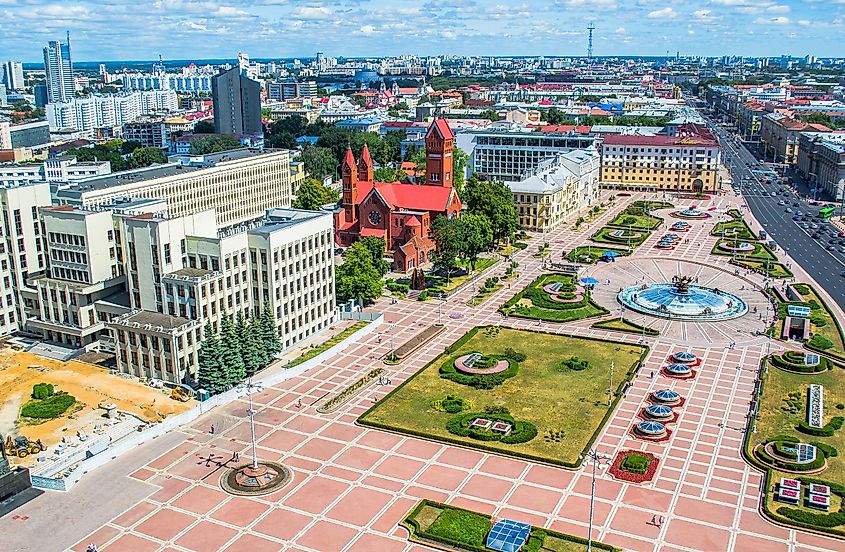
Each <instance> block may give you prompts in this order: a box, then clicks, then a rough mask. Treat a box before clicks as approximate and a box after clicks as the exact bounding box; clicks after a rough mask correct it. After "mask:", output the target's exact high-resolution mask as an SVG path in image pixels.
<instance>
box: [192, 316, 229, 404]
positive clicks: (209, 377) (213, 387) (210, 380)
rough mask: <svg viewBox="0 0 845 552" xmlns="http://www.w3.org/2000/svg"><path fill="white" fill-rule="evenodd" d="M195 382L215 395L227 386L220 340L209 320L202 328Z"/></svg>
mask: <svg viewBox="0 0 845 552" xmlns="http://www.w3.org/2000/svg"><path fill="white" fill-rule="evenodd" d="M197 383H198V385H199V386H200V387H201V388H203V389H205V390H206V391H208V392H209V393H211V394H212V395H216V394H217V393H220V392H222V391H225V390H226V389H228V388H229V385H228V382H227V381H226V373H225V370H224V367H223V364H222V359H221V346H220V340H219V339H218V338H217V335H216V334H215V333H214V329H213V328H212V327H211V322H208V323H206V325H205V329H204V330H203V340H202V343H201V344H200V354H199V370H198V371H197Z"/></svg>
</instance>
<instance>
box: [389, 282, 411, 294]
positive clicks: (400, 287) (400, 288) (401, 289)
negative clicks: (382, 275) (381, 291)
mask: <svg viewBox="0 0 845 552" xmlns="http://www.w3.org/2000/svg"><path fill="white" fill-rule="evenodd" d="M385 287H386V288H387V290H388V291H392V292H396V293H408V290H409V289H411V286H409V285H408V284H400V283H397V282H387V283H386V284H385Z"/></svg>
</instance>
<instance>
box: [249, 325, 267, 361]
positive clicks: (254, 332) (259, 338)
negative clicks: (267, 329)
mask: <svg viewBox="0 0 845 552" xmlns="http://www.w3.org/2000/svg"><path fill="white" fill-rule="evenodd" d="M263 326H264V321H263V318H262V317H259V316H253V317H252V319H251V320H250V324H249V334H250V338H251V339H252V342H253V346H254V347H255V349H256V350H257V351H258V358H259V364H260V366H261V368H264V367H265V366H267V364H269V363H270V359H271V357H270V353H269V352H268V351H267V347H266V346H265V344H264V332H263V329H264V328H263Z"/></svg>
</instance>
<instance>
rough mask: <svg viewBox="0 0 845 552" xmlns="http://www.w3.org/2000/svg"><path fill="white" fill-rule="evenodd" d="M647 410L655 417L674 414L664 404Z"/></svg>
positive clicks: (654, 405) (649, 407) (655, 405)
mask: <svg viewBox="0 0 845 552" xmlns="http://www.w3.org/2000/svg"><path fill="white" fill-rule="evenodd" d="M645 410H646V412H648V413H649V414H652V415H654V416H668V415H669V414H672V409H671V408H669V407H668V406H663V405H662V404H653V405H651V406H648V407H646V409H645Z"/></svg>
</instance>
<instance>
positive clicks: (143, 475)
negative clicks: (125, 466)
mask: <svg viewBox="0 0 845 552" xmlns="http://www.w3.org/2000/svg"><path fill="white" fill-rule="evenodd" d="M155 474H156V472H154V471H153V470H148V469H147V468H141V469H139V470H137V471H135V473H133V474H132V475H130V476H129V477H131V478H133V479H137V480H138V481H146V480H147V479H149V478H150V477H152V476H154V475H155Z"/></svg>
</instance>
